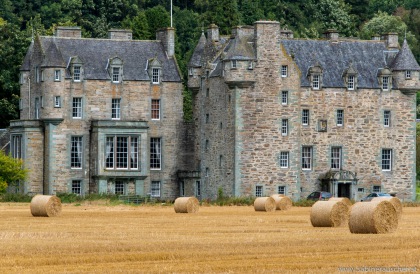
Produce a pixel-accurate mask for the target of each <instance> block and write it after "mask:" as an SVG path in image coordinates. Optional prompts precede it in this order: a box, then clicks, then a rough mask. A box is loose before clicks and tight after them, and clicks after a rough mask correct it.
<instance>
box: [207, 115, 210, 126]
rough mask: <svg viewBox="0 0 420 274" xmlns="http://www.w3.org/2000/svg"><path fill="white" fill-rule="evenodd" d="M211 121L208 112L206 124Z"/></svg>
mask: <svg viewBox="0 0 420 274" xmlns="http://www.w3.org/2000/svg"><path fill="white" fill-rule="evenodd" d="M209 122H210V114H206V124H208V123H209Z"/></svg>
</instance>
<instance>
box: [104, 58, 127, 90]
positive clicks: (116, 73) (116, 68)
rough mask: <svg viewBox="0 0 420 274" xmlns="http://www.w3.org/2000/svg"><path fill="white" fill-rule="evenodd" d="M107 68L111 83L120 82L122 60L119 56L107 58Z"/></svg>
mask: <svg viewBox="0 0 420 274" xmlns="http://www.w3.org/2000/svg"><path fill="white" fill-rule="evenodd" d="M107 70H108V73H109V75H110V77H111V81H112V83H114V84H118V83H121V82H122V78H123V77H122V75H123V61H122V60H121V59H120V58H119V57H114V58H111V59H109V60H108V65H107Z"/></svg>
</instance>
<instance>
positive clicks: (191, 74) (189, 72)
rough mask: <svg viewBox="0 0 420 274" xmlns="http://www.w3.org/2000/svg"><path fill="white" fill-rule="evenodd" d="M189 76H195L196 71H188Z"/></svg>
mask: <svg viewBox="0 0 420 274" xmlns="http://www.w3.org/2000/svg"><path fill="white" fill-rule="evenodd" d="M188 74H189V75H190V76H193V74H194V69H193V68H190V69H189V70H188Z"/></svg>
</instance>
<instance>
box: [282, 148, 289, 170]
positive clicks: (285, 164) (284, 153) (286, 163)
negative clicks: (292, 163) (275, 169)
mask: <svg viewBox="0 0 420 274" xmlns="http://www.w3.org/2000/svg"><path fill="white" fill-rule="evenodd" d="M280 167H281V168H288V167H289V152H288V151H282V152H280Z"/></svg>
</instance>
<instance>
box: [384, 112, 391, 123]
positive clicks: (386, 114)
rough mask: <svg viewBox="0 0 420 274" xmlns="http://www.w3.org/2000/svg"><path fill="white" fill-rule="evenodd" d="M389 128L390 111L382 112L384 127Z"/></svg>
mask: <svg viewBox="0 0 420 274" xmlns="http://www.w3.org/2000/svg"><path fill="white" fill-rule="evenodd" d="M390 126H391V111H390V110H384V127H390Z"/></svg>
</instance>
